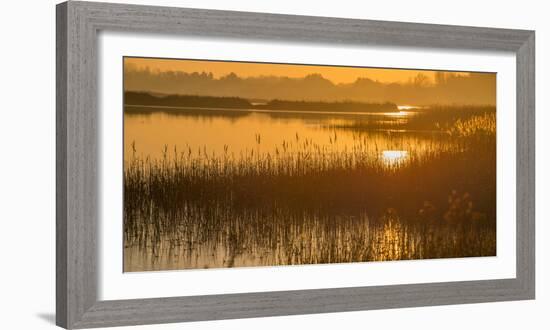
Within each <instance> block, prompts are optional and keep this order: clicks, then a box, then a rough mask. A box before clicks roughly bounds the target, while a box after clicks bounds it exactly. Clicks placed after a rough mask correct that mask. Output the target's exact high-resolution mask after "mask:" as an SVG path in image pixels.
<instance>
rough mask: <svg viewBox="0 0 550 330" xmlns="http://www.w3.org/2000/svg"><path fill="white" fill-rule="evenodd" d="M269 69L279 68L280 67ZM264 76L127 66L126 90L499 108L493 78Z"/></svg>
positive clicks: (442, 74) (472, 75) (442, 75)
mask: <svg viewBox="0 0 550 330" xmlns="http://www.w3.org/2000/svg"><path fill="white" fill-rule="evenodd" d="M242 64H243V65H246V64H247V63H242ZM265 65H266V66H277V64H265ZM289 67H291V66H289ZM331 68H332V67H331ZM377 70H388V71H395V70H400V69H377ZM401 71H404V70H401ZM265 72H266V74H260V75H256V76H245V77H243V76H239V75H238V74H236V73H235V72H230V73H227V74H225V75H218V77H216V75H215V73H214V72H212V71H181V70H173V71H171V70H166V71H161V70H158V69H157V70H155V69H154V68H153V69H151V68H150V67H143V68H139V67H137V66H134V65H131V64H130V63H126V64H125V66H124V90H125V91H134V92H148V93H152V94H179V95H199V96H217V97H240V98H245V99H249V100H266V101H267V100H273V99H282V100H292V101H328V102H334V101H344V100H345V101H355V102H376V103H383V102H391V103H395V104H408V105H433V104H467V105H492V106H494V105H496V74H494V73H474V72H470V73H462V72H461V73H457V72H446V71H425V72H420V73H417V74H416V76H412V77H409V78H408V79H407V80H405V81H396V82H381V81H379V80H375V79H371V78H369V77H368V76H362V77H357V78H356V79H355V81H353V82H351V83H334V82H333V81H332V80H330V79H328V78H326V77H324V76H323V74H322V73H310V74H307V75H305V76H303V77H288V76H281V75H273V74H269V70H268V69H266V70H265ZM430 75H431V76H432V77H430Z"/></svg>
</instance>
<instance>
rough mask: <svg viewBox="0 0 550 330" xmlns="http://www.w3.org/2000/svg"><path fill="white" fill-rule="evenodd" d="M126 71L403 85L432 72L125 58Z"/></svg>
mask: <svg viewBox="0 0 550 330" xmlns="http://www.w3.org/2000/svg"><path fill="white" fill-rule="evenodd" d="M124 64H125V67H126V68H129V67H133V68H137V69H144V68H147V67H149V69H150V70H153V71H157V70H158V71H184V72H203V71H204V72H211V73H212V74H213V75H214V77H215V78H219V77H221V76H225V75H227V74H229V73H231V72H234V73H235V74H237V76H239V77H253V76H261V75H264V76H270V75H272V76H286V77H291V78H302V77H304V76H306V75H308V74H313V73H319V74H321V75H322V76H323V77H325V78H327V79H329V80H331V81H332V82H333V83H336V84H338V83H352V82H354V81H355V80H357V78H364V77H367V78H370V79H372V80H378V81H381V82H384V83H390V82H406V81H407V80H409V79H410V78H413V77H415V76H416V75H418V74H419V73H423V74H425V75H426V76H428V77H430V78H433V76H434V73H435V72H436V71H426V70H403V69H376V68H358V67H341V66H340V67H339V66H317V65H288V64H266V63H250V62H225V61H201V60H179V59H156V58H136V57H125V58H124Z"/></svg>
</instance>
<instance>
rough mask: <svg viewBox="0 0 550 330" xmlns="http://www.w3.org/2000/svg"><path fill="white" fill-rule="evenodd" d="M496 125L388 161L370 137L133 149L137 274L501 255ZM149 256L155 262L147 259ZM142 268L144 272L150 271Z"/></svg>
mask: <svg viewBox="0 0 550 330" xmlns="http://www.w3.org/2000/svg"><path fill="white" fill-rule="evenodd" d="M491 116H492V115H490V114H489V115H488V114H481V115H479V117H475V116H471V117H470V119H469V120H456V121H455V124H454V125H453V126H448V127H446V128H445V129H446V131H447V132H448V133H449V137H448V138H452V139H453V141H454V143H453V144H450V146H449V144H445V145H443V143H441V144H438V143H434V144H433V145H431V146H428V147H427V148H424V149H423V150H417V149H416V147H415V146H414V145H399V142H396V145H395V147H396V149H401V150H407V154H406V157H403V158H397V159H393V160H390V161H388V160H387V159H385V158H384V156H383V150H378V147H377V146H374V147H373V146H372V144H370V143H368V141H367V140H366V138H365V137H364V136H362V135H361V134H356V135H354V137H353V141H352V143H347V144H346V145H341V144H340V142H339V139H338V134H337V131H334V132H329V133H328V134H327V135H328V136H327V139H328V140H329V141H330V144H329V145H328V146H327V145H321V144H318V143H315V142H314V141H312V140H308V139H304V138H301V137H300V135H299V133H298V132H297V133H296V136H295V138H294V139H292V140H290V141H289V140H285V141H281V142H280V143H279V144H278V145H276V146H265V145H264V144H263V141H262V136H261V133H257V134H256V136H255V145H256V146H255V147H254V148H249V149H245V150H232V148H231V146H229V145H227V146H225V147H224V151H223V153H218V154H216V153H215V152H214V151H211V150H209V149H208V146H206V145H205V146H201V147H194V148H192V147H189V146H186V147H185V149H181V150H180V149H177V147H175V146H170V147H169V146H165V148H164V151H163V156H162V157H160V158H159V159H149V158H147V157H145V158H144V157H142V156H140V155H139V153H138V146H135V145H133V146H132V148H133V152H132V155H131V156H130V157H129V159H127V160H126V161H125V167H124V235H125V236H124V238H125V246H126V251H127V254H125V270H126V271H136V270H152V269H181V268H209V267H233V266H257V265H293V264H312V263H342V262H360V261H381V260H403V259H425V258H448V257H468V256H488V255H495V254H496V221H495V219H496V166H495V165H496V152H495V135H494V128H493V121H492V118H493V117H491ZM144 256H145V259H144ZM138 259H139V262H137V261H136V262H134V261H135V260H138Z"/></svg>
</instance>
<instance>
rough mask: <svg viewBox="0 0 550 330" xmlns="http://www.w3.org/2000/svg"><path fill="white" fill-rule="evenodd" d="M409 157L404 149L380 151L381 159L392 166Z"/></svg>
mask: <svg viewBox="0 0 550 330" xmlns="http://www.w3.org/2000/svg"><path fill="white" fill-rule="evenodd" d="M408 157H409V152H408V151H406V150H384V151H382V155H381V158H382V161H383V162H384V164H385V165H387V166H394V165H399V164H401V163H403V162H404V161H405V160H406V159H407V158H408Z"/></svg>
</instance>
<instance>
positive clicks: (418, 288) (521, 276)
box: [56, 2, 535, 328]
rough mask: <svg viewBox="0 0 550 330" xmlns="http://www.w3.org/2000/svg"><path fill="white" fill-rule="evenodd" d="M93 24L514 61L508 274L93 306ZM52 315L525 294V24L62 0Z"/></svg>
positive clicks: (260, 310)
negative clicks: (482, 53)
mask: <svg viewBox="0 0 550 330" xmlns="http://www.w3.org/2000/svg"><path fill="white" fill-rule="evenodd" d="M101 30H109V31H132V32H143V33H175V34H184V35H194V36H216V37H224V38H251V39H267V40H285V41H289V42H307V43H311V42H317V43H331V44H355V45H366V44H369V45H373V44H375V45H394V46H416V47H430V48H446V49H452V50H463V49H469V50H488V51H493V50H496V51H511V52H515V54H516V56H517V109H516V111H517V215H516V217H517V252H516V253H517V277H516V278H515V279H497V280H485V281H465V282H448V283H429V284H407V285H392V286H376V287H354V288H335V289H319V290H299V291H285V292H264V293H242V294H225V295H210V296H192V297H175V298H154V299H136V300H118V301H98V299H97V289H98V273H97V271H96V266H97V264H98V257H97V242H98V237H97V235H98V232H97V226H98V224H97V220H98V195H99V194H100V193H101V191H100V187H99V186H98V181H97V164H98V112H97V90H98V89H97V84H98V83H97V74H98V73H97V34H98V32H99V31H101ZM56 124H57V130H56V139H57V140H56V142H57V158H56V159H57V160H56V167H57V179H56V186H57V196H56V211H57V231H56V233H57V249H56V259H57V268H56V277H57V282H56V285H57V288H56V296H57V297H56V301H57V309H56V322H57V324H58V325H59V326H62V327H65V328H89V327H102V326H119V325H137V324H147V323H168V322H181V321H200V320H214V319H232V318H247V317H260V316H274V315H292V314H307V313H327V312H343V311H357V310H368V309H382V308H398V307H413V306H429V305H445V304H463V303H479V302H490V301H506V300H522V299H534V297H535V33H534V31H524V30H508V29H493V28H477V27H463V26H446V25H429V24H413V23H399V22H383V21H369V20H355V19H341V18H325V17H323V18H321V17H307V16H293V15H274V14H260V13H245V12H230V11H217V10H201V9H183V8H166V7H153V6H137V5H121V4H106V3H93V2H66V3H62V4H59V5H57V119H56Z"/></svg>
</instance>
